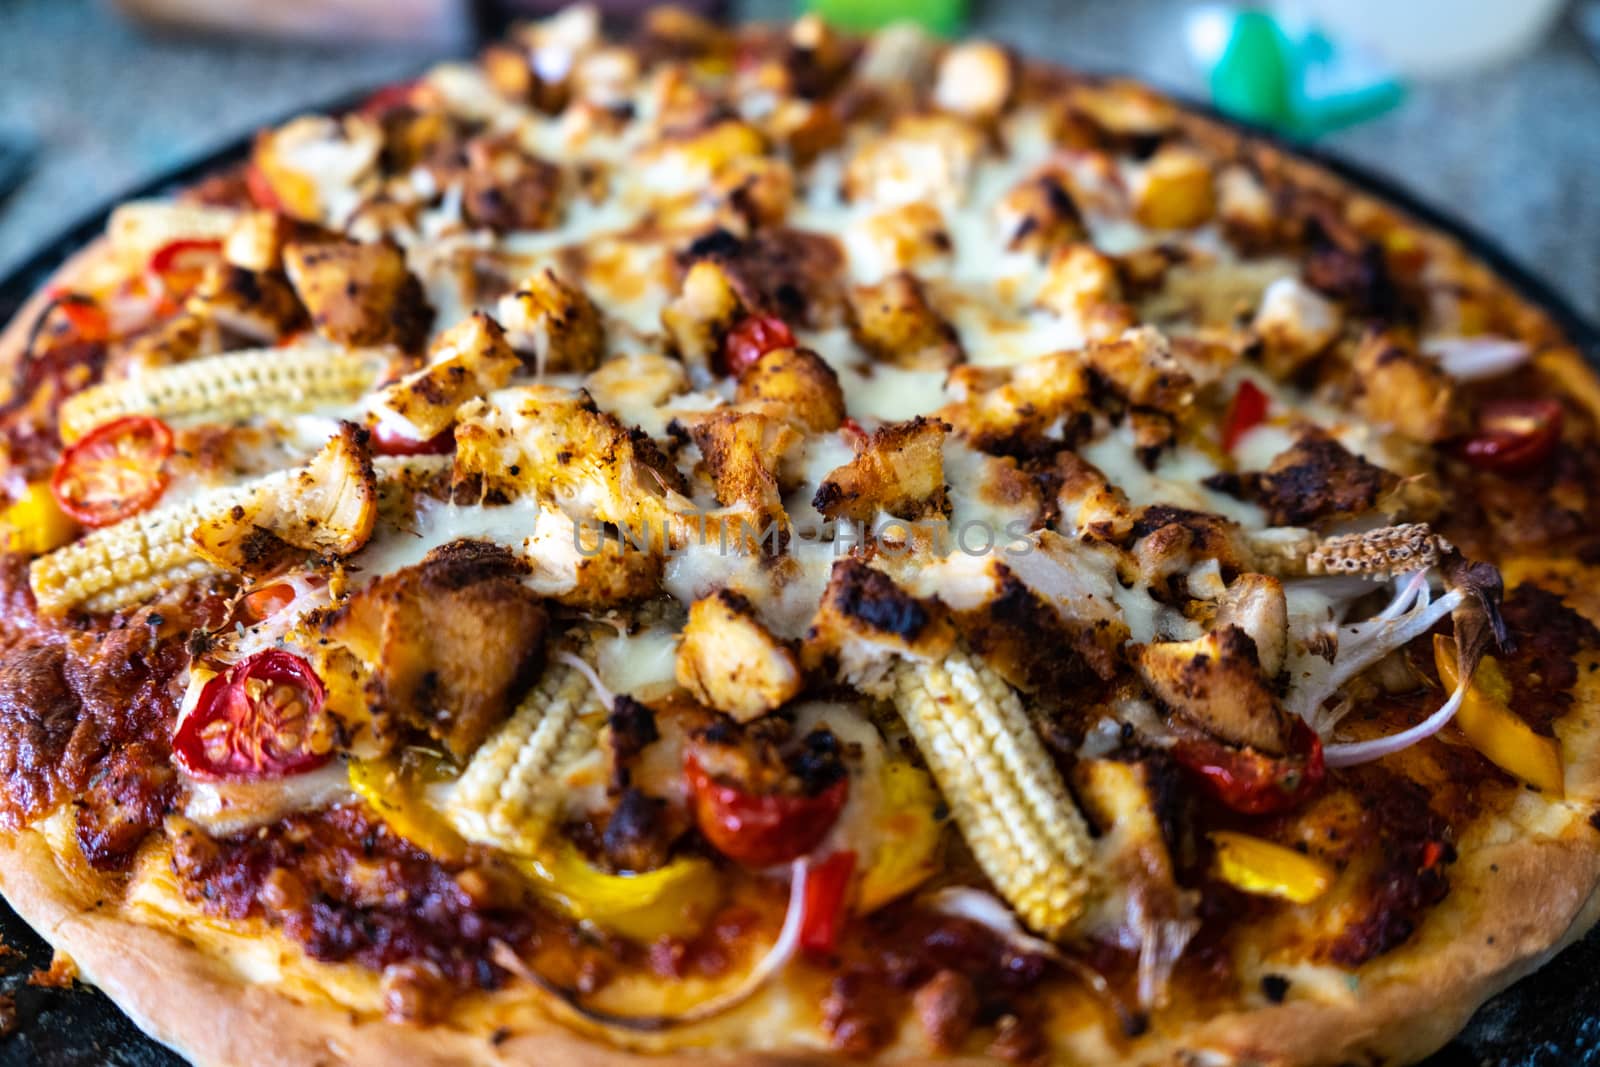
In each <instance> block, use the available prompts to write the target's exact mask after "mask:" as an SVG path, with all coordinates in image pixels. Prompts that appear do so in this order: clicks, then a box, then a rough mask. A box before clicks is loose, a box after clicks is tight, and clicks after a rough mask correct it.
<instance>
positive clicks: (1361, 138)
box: [0, 0, 1600, 319]
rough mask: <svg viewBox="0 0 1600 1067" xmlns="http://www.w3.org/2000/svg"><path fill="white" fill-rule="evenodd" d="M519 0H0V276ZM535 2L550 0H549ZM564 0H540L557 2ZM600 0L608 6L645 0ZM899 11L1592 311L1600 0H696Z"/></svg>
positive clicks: (763, 12) (1597, 257) (860, 21)
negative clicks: (1213, 107) (1353, 177)
mask: <svg viewBox="0 0 1600 1067" xmlns="http://www.w3.org/2000/svg"><path fill="white" fill-rule="evenodd" d="M538 6H540V5H539V2H538V0H115V2H113V0H0V190H4V191H0V276H3V275H4V274H5V273H6V272H7V271H8V270H10V269H11V268H12V267H14V266H16V265H17V264H19V263H20V262H21V261H22V260H23V259H24V258H26V256H27V255H28V254H29V252H30V251H32V250H33V249H34V248H36V247H38V246H39V245H40V244H41V243H43V242H44V241H46V240H48V238H49V237H50V236H51V235H53V234H54V233H56V232H58V231H60V230H61V229H63V228H64V227H66V226H67V225H69V224H70V223H71V222H73V221H75V220H76V219H77V218H79V217H80V216H82V215H83V214H84V213H85V212H86V211H88V210H89V209H90V208H91V207H93V206H95V205H97V204H99V203H100V202H101V201H103V200H105V199H107V198H109V197H112V196H115V195H116V194H118V193H119V192H121V191H122V190H125V189H129V188H131V187H133V186H135V185H137V184H139V183H140V182H143V181H146V180H148V179H150V178H151V177H153V176H155V175H157V174H160V173H161V172H163V171H166V170H169V169H171V168H173V167H175V166H178V165H179V164H181V163H183V162H185V161H186V160H188V159H191V158H194V157H196V156H199V155H202V154H204V153H206V152H207V151H209V150H211V149H213V148H215V147H217V146H218V145H220V144H223V143H225V142H227V141H230V140H233V139H237V138H239V137H242V136H244V135H246V134H248V133H250V132H251V131H252V130H254V129H255V128H256V127H257V126H259V125H261V124H263V123H266V122H268V121H272V120H274V119H278V118H281V117H283V116H285V115H286V114H288V113H290V112H292V111H294V110H295V109H297V108H300V107H306V106H312V105H316V104H318V103H321V102H325V101H330V100H333V99H335V98H337V97H340V96H342V95H344V94H348V93H353V92H355V91H357V90H360V89H363V88H366V87H371V86H374V85H376V84H379V83H382V82H385V81H389V80H394V79H398V78H403V77H407V76H410V75H414V74H416V73H418V72H419V71H420V70H421V69H422V68H423V67H424V66H425V65H426V64H427V63H428V62H429V61H430V60H433V59H437V58H442V57H445V56H449V55H459V54H464V53H468V52H471V51H472V50H473V49H474V48H475V47H476V44H477V42H478V41H480V40H481V39H482V37H483V35H484V34H489V33H493V32H495V30H496V29H497V28H498V27H500V26H503V25H504V23H505V21H506V20H507V19H509V18H512V17H516V16H517V15H519V14H522V13H526V12H528V11H531V10H532V9H535V8H537V7H538ZM546 6H551V5H546ZM554 6H559V5H554ZM601 6H602V7H604V8H606V9H607V10H608V11H611V12H613V13H617V14H618V16H619V18H623V19H625V18H626V17H627V12H629V11H630V10H638V9H639V8H642V7H644V6H646V4H645V3H644V0H610V2H603V3H602V4H601ZM690 6H695V7H697V8H699V9H700V10H702V11H705V10H711V11H714V12H715V13H717V14H720V15H723V16H726V17H728V18H730V19H755V20H778V19H787V18H791V17H793V16H794V15H795V14H797V13H799V12H800V11H802V10H805V9H807V8H814V9H816V10H820V11H822V12H823V13H824V14H826V15H828V16H829V17H831V18H834V19H836V20H838V21H842V22H845V23H847V24H849V23H854V24H856V25H859V26H866V25H870V24H872V23H874V22H877V21H881V20H885V19H888V18H892V17H894V16H897V15H899V16H904V15H911V16H914V17H917V18H919V19H921V20H922V21H924V22H926V23H927V24H928V25H930V26H931V27H933V28H935V29H937V30H940V31H942V32H946V33H970V34H976V35H981V36H986V37H992V38H995V39H998V40H1001V41H1004V42H1006V43H1008V44H1010V45H1013V46H1015V47H1016V48H1018V49H1019V50H1021V51H1023V52H1026V53H1028V54H1030V55H1033V56H1038V57H1042V58H1048V59H1052V60H1058V61H1062V62H1066V63H1070V64H1074V65H1077V66H1080V67H1083V68H1086V69H1091V70H1102V71H1116V72H1123V73H1128V74H1132V75H1136V76H1138V77H1142V78H1145V79H1147V80H1149V81H1151V82H1153V83H1155V84H1157V85H1161V86H1163V87H1165V88H1168V89H1171V90H1173V91H1176V92H1179V93H1182V94H1185V95H1187V96H1190V97H1192V98H1196V99H1202V100H1210V101H1213V102H1215V103H1216V104H1217V105H1218V106H1219V107H1221V108H1222V109H1223V110H1225V111H1228V112H1230V113H1232V114H1236V115H1240V116H1243V117H1246V118H1249V119H1252V120H1253V121H1257V122H1261V123H1264V124H1268V125H1272V126H1274V127H1275V128H1277V129H1278V130H1280V131H1282V132H1284V133H1285V134H1286V135H1289V136H1292V137H1295V138H1299V139H1303V140H1307V141H1310V142H1312V143H1315V144H1317V145H1318V146H1319V147H1322V148H1324V149H1327V150H1330V151H1333V152H1337V153H1339V154H1342V155H1344V156H1346V157H1348V158H1349V159H1351V160H1353V161H1355V162H1357V163H1360V164H1363V165H1365V166H1367V167H1369V168H1371V169H1373V170H1375V171H1378V172H1380V173H1382V174H1384V175H1386V176H1388V177H1390V178H1392V179H1394V180H1396V181H1398V182H1399V183H1400V184H1402V185H1404V186H1406V187H1408V188H1409V189H1411V190H1412V191H1413V192H1414V193H1416V194H1417V195H1419V196H1420V197H1422V198H1423V199H1425V200H1427V201H1428V202H1430V203H1432V204H1434V205H1435V206H1438V207H1441V208H1444V209H1446V210H1448V211H1451V212H1453V213H1454V214H1456V215H1457V216H1459V217H1460V218H1461V219H1462V220H1464V221H1466V222H1467V223H1469V224H1470V225H1472V226H1473V227H1475V228H1476V229H1478V230H1480V231H1482V232H1485V233H1487V234H1490V235H1492V236H1493V237H1494V238H1495V239H1496V240H1497V241H1498V242H1499V243H1500V244H1501V245H1502V247H1504V248H1505V249H1506V250H1507V251H1509V252H1510V253H1511V254H1512V255H1513V256H1515V257H1516V258H1517V259H1519V260H1521V261H1522V263H1523V264H1524V265H1526V266H1528V267H1529V268H1531V269H1532V270H1533V271H1534V272H1535V273H1537V274H1539V275H1541V276H1543V277H1544V278H1545V279H1546V280H1547V281H1549V282H1550V283H1551V284H1552V285H1553V286H1554V287H1555V288H1556V289H1557V290H1558V291H1559V292H1561V293H1563V294H1564V295H1565V296H1567V297H1568V299H1569V300H1570V301H1571V302H1572V303H1573V304H1574V305H1575V307H1576V308H1577V309H1578V310H1579V311H1580V312H1582V313H1584V314H1586V315H1587V316H1588V317H1589V318H1591V319H1600V254H1597V250H1600V196H1595V195H1593V194H1594V193H1595V192H1596V191H1597V190H1600V179H1597V177H1596V175H1597V173H1600V58H1597V57H1600V47H1597V42H1600V0H1276V2H1270V3H1255V4H1232V5H1230V4H1225V3H1209V2H1194V0H1188V2H1186V0H720V2H719V0H700V2H698V3H694V4H691V5H690Z"/></svg>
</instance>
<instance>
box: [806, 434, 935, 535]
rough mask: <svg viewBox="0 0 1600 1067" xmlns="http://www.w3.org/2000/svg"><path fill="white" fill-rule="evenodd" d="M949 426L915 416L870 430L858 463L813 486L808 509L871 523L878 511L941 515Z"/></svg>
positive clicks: (858, 449) (917, 516)
mask: <svg viewBox="0 0 1600 1067" xmlns="http://www.w3.org/2000/svg"><path fill="white" fill-rule="evenodd" d="M948 430H949V427H948V426H946V425H945V424H944V423H942V422H940V421H939V420H938V419H928V418H924V417H923V416H921V415H919V416H917V417H916V418H914V419H911V420H909V421H907V422H894V423H889V424H887V425H884V426H880V427H879V428H878V429H876V430H874V431H872V433H871V435H870V436H868V437H866V438H865V439H864V440H862V441H861V442H860V443H859V444H858V445H857V446H856V458H855V459H853V460H851V461H850V462H849V463H846V464H845V465H844V466H842V467H838V468H836V469H835V470H834V471H832V472H831V473H830V474H829V475H828V476H827V477H826V478H824V479H823V481H822V484H821V485H820V486H818V487H817V492H816V495H815V496H814V497H813V498H812V500H811V506H812V507H814V508H816V509H817V510H818V511H819V512H821V513H822V514H823V515H824V516H826V517H827V518H830V519H839V518H844V519H851V520H853V521H855V522H871V521H873V520H874V519H875V518H877V516H878V514H879V512H888V513H889V514H891V515H894V516H896V517H898V518H902V519H920V518H926V517H927V516H929V515H942V514H944V512H945V509H946V506H947V503H946V499H945V490H944V437H945V434H946V432H948Z"/></svg>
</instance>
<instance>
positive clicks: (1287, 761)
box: [1172, 722, 1327, 815]
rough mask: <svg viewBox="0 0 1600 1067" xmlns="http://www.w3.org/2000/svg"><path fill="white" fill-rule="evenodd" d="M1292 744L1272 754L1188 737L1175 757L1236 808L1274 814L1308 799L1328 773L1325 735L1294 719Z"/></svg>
mask: <svg viewBox="0 0 1600 1067" xmlns="http://www.w3.org/2000/svg"><path fill="white" fill-rule="evenodd" d="M1289 748H1290V751H1289V753H1288V754H1287V755H1284V756H1269V755H1267V754H1266V753H1264V752H1260V751H1257V750H1256V749H1253V748H1236V747H1234V746H1233V745H1228V744H1224V743H1223V742H1221V741H1215V740H1212V739H1211V738H1201V737H1185V738H1183V739H1181V740H1179V741H1178V743H1177V744H1176V745H1174V746H1172V758H1173V759H1175V760H1177V761H1178V763H1179V764H1180V765H1181V766H1183V767H1184V768H1185V769H1186V770H1188V771H1189V772H1190V773H1191V774H1193V775H1195V776H1196V777H1197V778H1199V779H1200V781H1201V782H1202V783H1203V784H1204V785H1205V787H1206V789H1207V791H1208V792H1210V793H1211V795H1212V796H1214V797H1216V799H1217V800H1219V801H1221V802H1222V803H1223V804H1224V805H1226V806H1227V807H1229V808H1231V809H1232V810H1234V811H1237V812H1240V813H1242V814H1245V815H1270V814H1273V813H1274V812H1280V811H1287V810H1289V809H1290V808H1292V807H1294V806H1296V805H1297V804H1300V803H1301V802H1303V801H1305V800H1307V799H1308V798H1310V797H1311V796H1312V794H1314V793H1315V792H1316V791H1317V789H1318V788H1320V787H1321V785H1322V780H1323V778H1324V777H1325V776H1326V774H1327V768H1326V766H1325V765H1324V764H1323V761H1322V739H1321V738H1319V737H1318V736H1317V734H1316V731H1314V730H1312V729H1311V727H1309V726H1307V725H1306V724H1305V723H1304V722H1296V723H1295V725H1294V730H1293V732H1291V733H1290V735H1289Z"/></svg>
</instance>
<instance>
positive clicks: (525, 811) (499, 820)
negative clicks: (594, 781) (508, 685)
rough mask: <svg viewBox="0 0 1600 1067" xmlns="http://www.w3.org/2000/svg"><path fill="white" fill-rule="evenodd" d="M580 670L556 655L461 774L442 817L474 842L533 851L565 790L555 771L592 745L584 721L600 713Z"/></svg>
mask: <svg viewBox="0 0 1600 1067" xmlns="http://www.w3.org/2000/svg"><path fill="white" fill-rule="evenodd" d="M604 710H605V709H604V705H603V704H601V702H600V699H599V697H597V696H596V695H595V691H594V687H593V686H591V685H590V683H589V680H588V678H586V677H585V676H584V674H583V672H582V671H580V670H578V669H577V668H576V667H574V666H572V665H571V664H569V663H564V662H561V661H559V660H552V661H551V662H550V665H549V666H548V667H546V668H545V672H544V677H543V678H541V679H540V681H539V684H538V685H537V686H535V687H534V689H533V692H531V693H529V694H528V695H527V696H526V697H525V698H524V699H523V701H522V703H521V705H520V706H518V708H517V710H516V711H515V712H514V713H513V714H512V716H511V718H510V719H508V720H507V721H506V723H505V725H504V726H502V727H500V729H499V730H498V731H497V732H495V733H494V734H493V735H491V736H490V738H489V739H488V740H487V741H485V742H484V743H483V746H482V747H481V748H479V749H478V751H477V753H476V754H475V755H474V756H473V757H472V761H471V762H470V763H468V764H467V769H466V770H465V771H463V772H462V774H461V777H460V778H459V779H458V780H457V782H456V786H455V791H454V793H453V794H452V796H451V798H450V801H449V803H448V804H447V806H446V808H445V817H446V818H447V819H449V820H450V824H451V825H452V826H453V827H455V830H456V832H457V833H459V834H460V835H461V836H462V837H465V838H466V839H467V840H469V841H477V842H479V843H482V844H487V845H493V846H495V847H497V848H501V849H504V850H505V851H507V852H512V853H516V854H518V855H523V856H531V855H533V853H534V851H535V850H536V849H537V848H538V847H539V843H540V840H541V839H542V838H543V836H544V834H545V831H546V830H547V829H548V828H549V826H550V823H551V820H552V819H553V817H554V815H555V812H556V807H557V805H558V804H559V802H560V798H561V789H560V786H559V785H558V784H557V782H556V779H555V775H556V774H557V772H558V771H559V770H560V769H562V768H564V767H568V766H571V764H572V763H573V762H575V761H576V760H578V759H581V758H582V757H583V756H585V755H586V754H587V753H588V752H589V751H590V750H591V749H593V748H594V746H595V743H596V740H597V735H598V731H597V729H596V727H595V725H594V723H593V722H587V721H585V719H586V718H587V717H589V716H592V715H594V714H597V713H600V712H603V711H604Z"/></svg>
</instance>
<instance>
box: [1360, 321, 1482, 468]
mask: <svg viewBox="0 0 1600 1067" xmlns="http://www.w3.org/2000/svg"><path fill="white" fill-rule="evenodd" d="M1355 374H1356V381H1357V382H1358V383H1359V384H1360V392H1359V393H1358V395H1357V397H1356V404H1357V405H1358V406H1359V407H1360V409H1361V412H1362V414H1364V415H1366V416H1367V418H1369V419H1372V420H1373V421H1375V422H1381V423H1384V424H1385V425H1388V426H1393V427H1394V428H1395V429H1396V430H1398V431H1400V432H1401V433H1402V434H1404V435H1406V436H1407V437H1410V438H1414V439H1415V440H1418V441H1427V442H1430V443H1432V442H1437V441H1440V440H1443V439H1444V438H1446V437H1449V436H1450V435H1451V434H1454V433H1458V432H1460V431H1461V430H1462V429H1463V428H1464V423H1465V419H1466V415H1465V408H1464V407H1463V406H1462V405H1461V404H1458V403H1456V389H1455V382H1454V380H1453V379H1452V378H1451V377H1450V376H1449V375H1448V374H1446V373H1445V371H1444V370H1443V368H1441V367H1440V366H1439V364H1438V362H1437V361H1436V360H1434V359H1433V358H1432V357H1431V356H1428V355H1425V354H1423V353H1422V352H1419V351H1418V350H1417V349H1416V347H1415V345H1413V344H1412V343H1411V342H1410V341H1405V340H1401V339H1398V338H1396V337H1394V336H1392V335H1390V334H1386V333H1374V334H1372V335H1370V336H1369V337H1368V338H1367V339H1366V340H1365V341H1364V342H1362V345H1361V347H1360V349H1358V350H1357V352H1356V356H1355Z"/></svg>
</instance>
